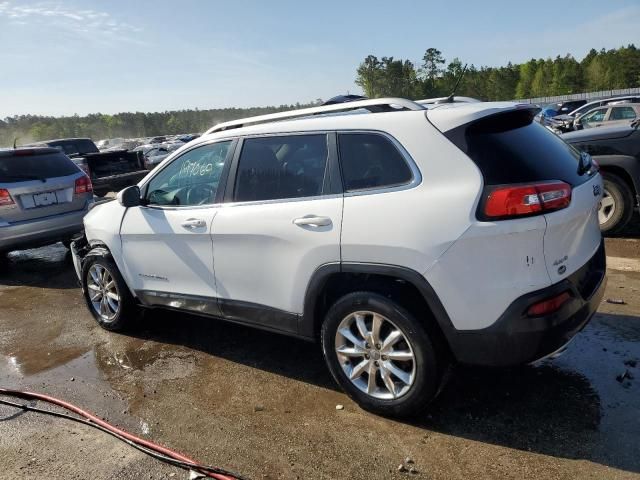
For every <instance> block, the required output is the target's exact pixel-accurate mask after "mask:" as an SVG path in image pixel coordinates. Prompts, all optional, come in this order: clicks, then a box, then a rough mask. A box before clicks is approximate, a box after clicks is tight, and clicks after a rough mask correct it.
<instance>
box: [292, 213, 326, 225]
mask: <svg viewBox="0 0 640 480" xmlns="http://www.w3.org/2000/svg"><path fill="white" fill-rule="evenodd" d="M293 223H294V224H295V225H299V226H307V227H314V228H318V227H326V226H327V225H331V219H330V218H329V217H316V216H315V215H308V216H306V217H300V218H296V219H294V220H293Z"/></svg>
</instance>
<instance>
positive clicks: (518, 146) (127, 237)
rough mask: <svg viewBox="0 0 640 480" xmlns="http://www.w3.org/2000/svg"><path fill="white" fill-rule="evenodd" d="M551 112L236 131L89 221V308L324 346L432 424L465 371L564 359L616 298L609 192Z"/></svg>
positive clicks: (345, 382)
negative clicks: (203, 319) (607, 235)
mask: <svg viewBox="0 0 640 480" xmlns="http://www.w3.org/2000/svg"><path fill="white" fill-rule="evenodd" d="M356 112H357V113H362V112H368V113H366V114H355V113H356ZM336 113H339V114H336ZM536 113H537V110H536V109H532V108H531V107H530V106H529V105H517V104H513V103H466V104H465V103H456V104H443V105H437V106H433V107H432V108H431V109H429V110H426V109H425V107H424V106H422V105H419V104H417V103H414V102H411V101H409V100H404V99H377V100H365V101H359V102H351V103H348V104H339V105H330V106H324V107H317V108H312V109H305V110H298V111H293V112H285V113H280V114H274V115H267V116H261V117H254V118H249V119H244V120H238V121H235V122H229V123H225V124H221V125H218V126H216V127H214V128H212V129H211V130H209V131H208V132H207V133H206V134H205V135H203V136H202V137H200V138H199V139H197V140H195V141H193V142H191V143H189V144H187V145H185V146H184V147H182V148H181V149H179V150H178V151H176V152H175V153H173V154H172V155H171V156H170V157H168V158H167V159H166V160H165V161H164V162H163V163H161V164H160V166H159V167H158V168H156V170H154V171H153V172H151V173H150V174H149V175H148V176H147V177H146V178H145V179H144V180H142V181H141V182H140V184H139V186H134V187H129V188H127V189H125V190H123V191H121V192H120V193H119V194H118V201H112V202H109V203H105V204H102V205H99V206H97V207H96V208H94V209H92V210H91V211H90V212H89V214H88V215H87V216H86V217H85V222H84V223H85V237H84V238H81V239H78V240H77V241H76V242H75V243H74V245H73V251H74V263H75V265H76V270H77V272H78V275H79V278H80V279H81V282H82V287H83V291H84V295H85V298H86V301H87V305H88V307H89V309H90V311H91V313H92V314H93V316H94V317H95V318H96V320H97V321H98V323H99V324H100V325H102V326H103V327H104V328H106V329H109V330H119V329H122V328H124V327H126V326H127V325H129V324H130V323H131V322H132V320H133V319H134V317H135V313H136V311H137V309H138V308H139V307H146V308H153V307H164V308H171V309H174V310H179V311H188V312H191V313H196V314H200V315H206V316H210V317H215V318H221V319H225V320H229V321H232V322H238V323H242V324H246V325H252V326H255V327H258V328H263V329H267V330H272V331H275V332H281V333H284V334H287V335H292V336H295V337H300V338H303V339H308V340H320V341H321V343H322V349H323V352H324V356H325V358H326V361H327V364H328V366H329V369H330V370H331V372H332V374H333V376H334V377H335V379H336V380H337V382H338V383H339V384H340V385H341V386H342V388H343V389H344V390H345V391H346V392H347V393H348V394H349V395H350V396H351V397H352V398H353V399H354V400H355V401H356V402H358V403H359V404H360V405H361V406H362V407H364V408H366V409H368V410H371V411H374V412H377V413H382V414H385V415H407V414H411V413H415V412H417V411H418V410H420V409H421V408H423V407H424V406H426V405H427V404H428V402H429V401H430V400H431V399H433V398H434V397H435V395H436V393H437V392H438V390H439V387H440V384H441V381H442V378H443V373H444V371H445V369H446V367H447V366H448V365H449V364H451V363H453V362H457V363H463V364H474V365H489V366H506V365H515V364H523V363H527V362H532V361H535V360H538V359H540V358H542V357H545V356H548V355H550V354H552V353H554V352H556V351H558V350H560V349H562V348H563V347H564V346H565V345H566V344H567V342H569V340H570V339H571V338H572V337H573V336H574V334H576V333H577V332H578V331H579V330H580V329H582V328H583V327H584V325H585V324H586V323H587V322H588V321H589V319H590V318H591V316H592V314H593V313H594V311H595V310H596V308H597V306H598V304H599V302H600V300H601V298H602V294H603V290H604V283H605V282H604V280H605V256H604V247H603V243H602V238H601V234H600V229H599V226H598V215H597V210H598V203H599V201H600V198H601V192H602V178H601V177H600V175H599V174H598V172H597V166H596V165H595V164H594V163H592V162H591V160H590V158H589V157H587V156H581V155H580V154H579V153H578V152H577V151H576V150H574V149H573V148H572V147H570V146H568V145H567V144H565V143H564V142H563V141H562V140H561V139H559V138H558V137H557V136H556V135H554V134H553V133H551V132H549V131H548V130H547V129H545V128H544V127H542V126H541V125H539V124H537V123H536V122H533V117H534V115H535V114H536Z"/></svg>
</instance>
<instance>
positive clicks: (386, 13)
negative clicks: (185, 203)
mask: <svg viewBox="0 0 640 480" xmlns="http://www.w3.org/2000/svg"><path fill="white" fill-rule="evenodd" d="M639 25H640V0H597V1H592V0H582V1H578V0H575V1H571V0H569V1H564V2H561V1H557V0H554V1H547V0H537V1H536V2H530V1H527V2H524V1H519V0H511V1H503V0H483V1H463V0H458V1H455V0H448V1H429V0H422V1H404V0H386V1H379V0H367V1H350V2H347V1H335V0H323V1H322V2H310V1H300V0H298V1H288V0H281V1H280V0H263V1H249V0H235V1H229V0H226V1H218V0H180V1H170V0H136V1H131V0H84V1H80V0H51V1H44V2H40V1H29V0H26V1H17V0H8V1H7V0H0V118H4V117H6V116H10V115H17V114H37V115H56V116H59V115H73V114H79V115H85V114H87V113H96V112H100V113H117V112H124V111H143V112H152V111H166V110H181V109H189V108H200V109H206V108H222V107H249V106H265V105H281V104H285V103H287V104H288V103H295V102H301V103H302V102H308V101H311V100H315V99H317V98H323V99H327V98H330V97H332V96H334V95H337V94H341V93H346V92H350V93H359V91H360V90H359V88H358V87H357V86H356V85H355V84H354V80H355V72H356V68H357V66H358V64H359V63H360V62H361V61H362V60H363V59H364V58H365V57H366V56H367V55H369V54H373V55H376V56H378V57H382V56H394V57H396V58H407V59H409V60H412V61H413V62H414V63H416V64H419V63H420V61H421V58H422V55H423V54H424V51H425V50H426V49H427V48H429V47H435V48H438V49H439V50H441V51H442V53H443V55H444V57H445V58H446V59H447V60H451V59H453V58H454V57H458V58H460V59H461V60H462V61H463V62H468V63H470V64H474V65H476V66H481V65H487V66H500V65H504V64H506V63H507V62H508V61H512V62H514V63H519V62H522V61H526V60H528V59H530V58H546V57H555V56H557V55H564V54H566V53H571V54H572V55H574V56H575V57H576V58H578V59H581V58H582V57H583V56H584V55H585V54H586V53H587V52H588V50H589V49H591V48H592V47H594V48H596V49H600V48H603V47H604V48H607V49H608V48H616V47H620V46H622V45H627V44H629V43H635V44H636V45H637V46H640V28H638V26H639Z"/></svg>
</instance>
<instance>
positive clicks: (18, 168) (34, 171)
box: [0, 153, 80, 183]
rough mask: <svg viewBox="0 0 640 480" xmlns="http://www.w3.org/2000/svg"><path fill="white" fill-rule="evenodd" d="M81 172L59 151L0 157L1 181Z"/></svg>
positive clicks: (36, 178) (63, 175) (10, 181)
mask: <svg viewBox="0 0 640 480" xmlns="http://www.w3.org/2000/svg"><path fill="white" fill-rule="evenodd" d="M79 172H80V170H79V169H78V167H76V165H75V164H74V163H73V162H72V161H71V160H69V159H68V158H67V157H65V156H64V155H62V154H59V153H48V154H44V155H30V156H16V157H4V156H3V157H0V183H17V182H25V181H29V180H38V179H45V178H55V177H66V176H67V175H74V174H76V173H79Z"/></svg>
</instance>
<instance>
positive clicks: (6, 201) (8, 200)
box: [0, 188, 13, 207]
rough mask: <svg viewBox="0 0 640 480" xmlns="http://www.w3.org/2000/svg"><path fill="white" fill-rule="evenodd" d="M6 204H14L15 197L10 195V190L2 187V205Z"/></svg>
mask: <svg viewBox="0 0 640 480" xmlns="http://www.w3.org/2000/svg"><path fill="white" fill-rule="evenodd" d="M4 205H13V199H12V198H11V195H9V190H7V189H4V188H0V207H2V206H4Z"/></svg>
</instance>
